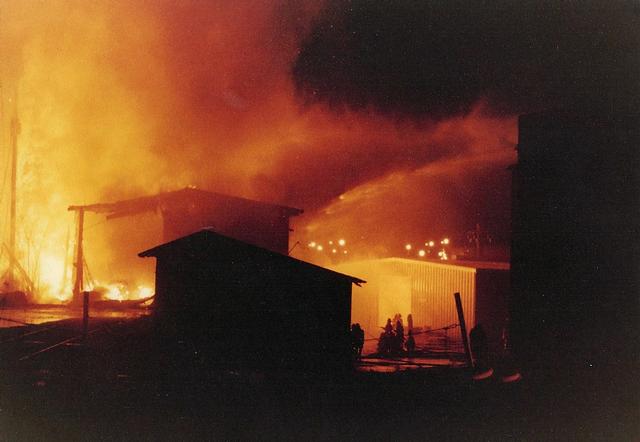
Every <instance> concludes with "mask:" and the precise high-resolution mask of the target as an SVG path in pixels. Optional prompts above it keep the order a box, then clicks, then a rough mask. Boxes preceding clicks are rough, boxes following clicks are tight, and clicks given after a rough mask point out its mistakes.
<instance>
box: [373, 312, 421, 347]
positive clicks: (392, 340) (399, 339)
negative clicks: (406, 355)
mask: <svg viewBox="0 0 640 442" xmlns="http://www.w3.org/2000/svg"><path fill="white" fill-rule="evenodd" d="M407 319H408V322H409V324H408V325H409V333H408V336H407V338H406V340H405V336H404V325H403V323H402V315H401V314H400V313H396V314H395V316H394V317H393V321H392V320H391V318H388V319H387V324H386V325H385V326H384V328H383V332H382V333H380V338H379V340H378V353H380V354H398V353H402V352H404V350H405V348H406V351H408V352H410V353H412V352H414V351H415V348H416V342H415V340H414V338H413V331H412V328H413V327H412V325H413V324H412V322H413V321H412V320H411V319H412V318H411V315H409V317H408V318H407Z"/></svg>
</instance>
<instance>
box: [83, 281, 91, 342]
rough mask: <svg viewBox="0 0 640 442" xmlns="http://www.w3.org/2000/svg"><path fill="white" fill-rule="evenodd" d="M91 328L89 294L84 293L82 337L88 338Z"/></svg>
mask: <svg viewBox="0 0 640 442" xmlns="http://www.w3.org/2000/svg"><path fill="white" fill-rule="evenodd" d="M88 328H89V292H82V336H84V337H86V336H87V329H88Z"/></svg>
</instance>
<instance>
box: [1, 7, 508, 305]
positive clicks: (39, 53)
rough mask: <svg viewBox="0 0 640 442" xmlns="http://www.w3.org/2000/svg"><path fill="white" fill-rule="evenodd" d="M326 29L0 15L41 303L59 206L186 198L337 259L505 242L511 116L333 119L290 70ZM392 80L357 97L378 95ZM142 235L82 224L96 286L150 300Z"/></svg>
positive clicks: (349, 110) (136, 17)
mask: <svg viewBox="0 0 640 442" xmlns="http://www.w3.org/2000/svg"><path fill="white" fill-rule="evenodd" d="M323 11H325V10H324V9H322V5H321V4H318V3H317V2H312V1H310V2H299V1H295V2H294V1H273V2H265V1H258V0H256V1H243V2H229V1H217V2H216V1H214V2H200V1H195V0H194V1H181V2H174V1H159V2H142V1H129V0H127V1H124V0H123V1H91V2H86V1H79V0H78V1H73V0H64V1H63V0H52V1H49V2H46V3H42V2H39V1H30V0H24V1H16V2H8V1H4V2H2V3H0V13H1V20H2V21H1V23H0V51H1V52H0V55H1V58H2V63H1V64H0V81H2V86H3V103H4V114H3V116H2V118H3V123H4V124H3V125H2V128H3V132H2V133H1V134H0V136H1V137H2V138H1V139H2V142H3V146H2V147H3V149H2V152H3V158H2V159H3V164H5V163H6V161H4V160H5V159H6V150H7V149H6V146H7V144H8V138H7V133H6V127H7V121H8V118H9V117H10V110H11V103H10V102H9V99H10V98H12V97H13V96H14V92H16V93H17V97H18V113H19V116H20V119H21V122H22V128H23V131H22V134H21V136H20V151H21V161H20V164H19V168H20V182H19V189H20V190H19V233H20V237H21V245H22V248H21V250H22V252H21V253H22V255H23V256H22V259H23V260H24V261H25V262H28V264H27V265H26V266H27V267H28V268H29V269H28V270H29V271H32V272H36V273H39V274H40V277H39V279H40V285H41V286H42V287H44V285H45V284H47V285H48V286H50V289H49V290H48V293H49V294H50V295H51V296H55V295H56V294H57V292H58V288H57V286H59V285H60V284H61V282H62V280H63V278H62V274H61V273H62V270H61V269H62V267H63V264H64V260H65V259H64V256H65V250H66V251H68V254H69V255H70V254H71V253H72V250H73V237H74V223H73V221H74V220H73V216H72V215H71V214H70V213H68V212H67V211H66V207H67V206H68V205H71V204H84V203H93V202H98V201H107V202H108V201H115V200H119V199H125V198H129V197H136V196H139V195H142V194H152V193H155V192H158V191H162V190H169V189H177V188H181V187H184V186H186V185H196V186H198V187H200V188H203V189H209V190H214V191H218V192H223V193H224V192H226V193H230V194H235V195H240V196H245V197H249V198H256V199H263V200H267V201H275V202H278V203H282V204H287V205H291V206H294V207H300V208H303V209H305V211H306V214H305V216H304V217H302V218H300V219H299V220H296V221H294V222H295V225H294V227H295V232H294V233H293V236H292V238H293V239H294V241H296V240H300V241H301V242H303V244H306V243H308V242H310V241H314V240H316V238H312V237H311V236H313V235H316V234H317V235H318V236H319V237H320V236H322V237H323V238H319V240H322V241H324V240H325V239H326V240H328V239H331V238H333V239H334V240H335V241H338V239H339V238H341V237H344V239H346V241H347V248H348V251H349V254H350V253H351V252H354V254H355V252H356V250H362V248H361V245H362V244H361V243H362V242H368V241H370V243H371V247H372V248H373V250H378V249H376V247H379V248H380V249H379V252H380V253H384V251H385V250H388V249H389V248H390V247H391V244H394V243H395V242H396V241H398V240H399V241H406V240H410V238H412V237H414V236H419V235H423V234H433V235H440V234H447V235H452V236H453V235H460V234H464V232H465V231H466V230H468V229H469V228H472V227H473V226H474V225H475V223H476V222H480V223H482V224H483V227H485V226H486V228H487V229H490V230H492V233H493V234H494V235H495V236H496V237H497V238H499V239H501V240H502V241H503V242H507V241H508V211H509V175H508V171H507V170H506V168H507V166H508V165H509V164H510V163H511V162H512V161H513V159H514V150H513V149H514V146H515V142H516V140H515V119H514V117H513V112H512V111H505V110H504V108H502V113H498V112H496V106H497V105H496V103H497V102H496V100H495V99H494V98H495V97H494V96H492V95H491V94H488V95H487V96H486V97H485V96H483V94H481V93H473V94H469V95H465V97H466V98H465V99H464V100H463V102H461V103H462V104H460V103H458V105H456V106H454V108H452V109H453V110H452V109H448V108H447V109H446V112H445V111H443V108H437V106H436V107H434V108H433V109H432V110H433V112H432V113H430V112H428V109H427V108H420V109H418V110H419V111H420V112H416V111H415V108H413V109H412V108H411V107H410V106H406V105H405V104H406V103H403V102H402V97H403V96H404V95H403V94H404V93H405V92H403V91H402V90H399V92H398V94H397V95H393V94H391V95H389V103H390V104H391V105H390V106H389V108H384V106H382V103H383V100H382V98H381V97H382V95H380V96H379V97H378V98H380V99H379V100H378V99H376V100H371V101H369V100H368V99H367V100H364V101H362V102H359V103H358V106H343V105H342V104H343V103H348V102H349V98H350V95H349V94H348V93H347V92H345V90H344V88H342V86H343V83H340V82H338V81H335V79H334V78H331V77H327V79H326V81H327V82H328V83H326V84H330V83H331V84H334V85H335V87H336V94H338V95H335V96H333V95H332V94H328V92H327V90H326V89H324V90H322V91H320V90H319V93H320V92H321V94H320V95H321V96H320V97H319V98H320V99H318V100H309V99H308V98H309V96H308V94H307V93H308V91H309V89H307V88H306V86H305V85H308V83H305V82H304V81H303V80H304V78H302V77H301V76H300V75H301V73H300V69H301V66H307V67H308V66H309V65H305V64H304V60H306V58H305V57H308V56H309V54H310V46H309V42H310V41H313V37H314V35H316V34H315V33H316V31H317V26H318V24H319V23H326V20H324V16H325V14H326V12H323ZM323 20H324V21H323ZM344 29H346V28H340V29H339V30H344ZM337 35H338V34H337ZM340 38H342V37H340ZM354 38H355V37H354ZM310 39H311V40H310ZM350 41H351V40H345V42H346V43H348V42H350ZM346 43H345V44H346ZM345 47H346V49H349V46H348V45H347V46H345ZM348 54H349V51H347V52H346V53H342V54H337V55H338V56H339V57H342V60H345V58H344V57H346V56H348ZM383 55H384V54H381V56H383ZM328 66H329V65H328ZM329 67H331V66H329ZM405 68H406V66H399V67H398V69H399V72H400V73H401V74H403V75H404V74H405V72H404V69H405ZM336 72H338V71H336ZM345 72H346V71H345ZM305 73H306V74H308V72H307V71H305ZM383 73H384V72H383ZM417 74H419V73H416V75H417ZM319 75H323V72H322V71H320V72H319ZM403 75H401V76H400V77H399V80H398V84H396V85H393V84H391V83H388V82H389V81H391V80H389V79H388V78H379V79H378V80H377V83H376V82H373V83H371V88H373V89H375V88H379V89H380V93H381V94H385V93H386V94H390V93H391V92H393V91H394V89H393V87H396V88H400V89H401V88H402V87H404V86H403V84H406V81H405V79H404V77H403ZM306 78H307V80H309V81H311V82H312V83H311V84H312V85H313V84H314V83H313V80H314V78H316V79H317V78H319V77H314V78H312V77H306ZM371 78H374V77H371ZM383 80H384V82H383V83H381V82H382V81H383ZM362 81H363V82H366V81H367V79H366V78H363V79H362ZM323 84H324V83H323ZM345 84H346V83H345ZM356 86H357V85H356ZM392 86H393V87H392ZM373 89H372V90H373ZM474 90H475V89H474ZM359 91H360V92H363V91H364V92H366V90H364V89H359ZM364 92H363V93H364ZM364 96H365V97H367V95H364ZM323 97H329V98H328V99H327V100H324V99H323ZM442 102H443V103H445V102H446V100H443V101H442ZM405 110H406V112H404V111H405ZM341 195H342V199H340V196H341ZM1 202H2V205H3V209H4V207H5V205H6V202H7V200H6V198H4V199H3V200H2V201H1ZM4 210H6V209H4ZM153 217H154V215H153V214H149V215H146V216H145V217H143V218H140V219H138V220H136V222H135V223H132V222H131V220H128V219H126V218H123V219H120V220H116V221H107V222H103V221H104V220H103V218H100V217H98V216H96V215H88V216H87V220H86V225H87V233H86V236H87V241H86V244H87V250H86V255H87V261H88V264H89V267H90V269H91V271H92V273H93V276H94V279H96V280H99V281H104V285H109V286H110V287H115V286H114V285H113V284H121V282H120V281H125V280H127V279H131V281H129V282H130V285H131V287H133V288H135V287H137V286H138V285H144V286H146V285H147V284H149V283H151V282H152V277H153V276H152V271H151V269H150V266H151V265H152V263H151V262H147V261H145V260H140V259H138V258H137V257H136V255H135V254H136V252H139V251H140V250H143V249H144V248H145V247H149V246H152V245H154V244H153V241H154V240H156V239H157V238H159V237H160V235H159V234H158V232H157V231H154V227H153V225H154V224H153ZM5 219H6V217H5ZM3 229H4V231H5V232H4V233H5V235H6V226H3ZM123 229H128V232H129V233H128V234H127V238H126V239H127V241H124V240H123V236H122V231H123ZM361 236H363V237H364V239H363V240H361V239H360V237H361ZM68 237H69V238H70V240H69V241H67V238H68ZM425 239H426V238H425ZM68 242H69V243H70V246H69V247H67V243H68ZM333 249H334V247H327V244H325V245H324V250H325V251H328V253H331V252H332V250H333ZM301 250H302V249H301V248H298V249H296V252H295V253H299V252H300V251H301ZM339 250H341V249H339V248H336V254H337V252H338V251H339ZM123 257H124V258H123ZM309 259H315V258H313V257H310V258H309ZM139 275H144V277H141V276H139ZM136 278H141V279H143V280H136ZM67 280H68V278H67ZM58 281H59V282H58ZM118 287H120V286H118ZM129 290H130V291H131V290H132V289H131V288H130V289H129ZM123 292H124V289H118V293H119V294H118V296H115V295H113V296H114V297H119V296H120V297H121V294H122V293H123ZM114 293H115V292H114Z"/></svg>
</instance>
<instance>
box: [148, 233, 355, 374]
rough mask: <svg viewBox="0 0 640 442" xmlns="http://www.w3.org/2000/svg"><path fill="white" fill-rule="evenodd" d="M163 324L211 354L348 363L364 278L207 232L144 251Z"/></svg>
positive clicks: (269, 361) (263, 361) (306, 363)
mask: <svg viewBox="0 0 640 442" xmlns="http://www.w3.org/2000/svg"><path fill="white" fill-rule="evenodd" d="M140 256H142V257H150V256H154V257H156V258H157V263H156V299H155V302H154V309H155V315H156V318H157V319H158V322H159V323H160V324H162V325H164V326H165V327H168V328H170V329H171V330H173V331H175V332H176V333H178V334H184V335H186V336H187V337H189V338H191V339H193V340H195V341H196V342H197V343H199V344H200V346H201V347H202V348H206V349H207V350H208V351H209V352H213V353H215V352H220V353H222V354H224V355H225V358H232V359H237V360H241V361H245V362H246V361H248V362H254V363H258V364H260V365H276V366H296V367H300V366H302V367H304V368H309V369H314V368H318V367H326V366H336V365H344V366H347V365H348V364H349V363H350V361H351V350H352V347H351V340H350V324H351V322H350V315H351V285H352V284H360V283H362V282H364V281H362V280H360V279H358V278H354V277H352V276H347V275H343V274H341V273H337V272H333V271H331V270H327V269H325V268H322V267H318V266H315V265H312V264H309V263H306V262H303V261H299V260H297V259H293V258H290V257H288V256H285V255H282V254H279V253H275V252H273V251H270V250H267V249H264V248H261V247H256V246H253V245H250V244H247V243H245V242H242V241H238V240H236V239H232V238H229V237H227V236H223V235H220V234H218V233H215V232H213V231H210V230H202V231H200V232H197V233H194V234H191V235H189V236H186V237H183V238H180V239H177V240H175V241H172V242H169V243H166V244H163V245H160V246H158V247H155V248H153V249H150V250H147V251H145V252H142V253H140Z"/></svg>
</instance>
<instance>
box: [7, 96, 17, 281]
mask: <svg viewBox="0 0 640 442" xmlns="http://www.w3.org/2000/svg"><path fill="white" fill-rule="evenodd" d="M17 100H18V99H17V96H16V97H15V99H14V102H13V105H14V113H13V116H12V117H11V200H10V207H9V252H10V253H11V255H12V256H14V257H15V256H16V183H17V174H18V135H20V120H19V119H18V104H17ZM15 273H16V272H15V264H14V262H13V261H10V262H9V280H10V281H11V285H12V288H11V289H12V290H16V288H17V287H16V280H15V278H16V274H15Z"/></svg>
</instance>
